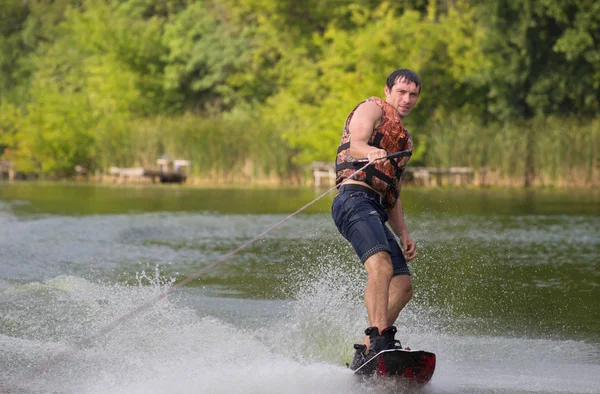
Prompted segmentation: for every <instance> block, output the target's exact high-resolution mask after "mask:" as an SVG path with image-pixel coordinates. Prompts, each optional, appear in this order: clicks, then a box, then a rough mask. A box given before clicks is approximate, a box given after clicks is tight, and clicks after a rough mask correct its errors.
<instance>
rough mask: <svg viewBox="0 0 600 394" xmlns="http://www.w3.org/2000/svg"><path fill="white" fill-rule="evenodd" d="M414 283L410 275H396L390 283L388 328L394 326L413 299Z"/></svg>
mask: <svg viewBox="0 0 600 394" xmlns="http://www.w3.org/2000/svg"><path fill="white" fill-rule="evenodd" d="M412 294H413V291H412V283H411V280H410V275H395V276H393V277H392V279H391V281H390V290H389V300H388V313H387V319H388V320H387V322H386V323H387V326H388V327H389V326H393V325H394V322H395V321H396V319H397V318H398V315H399V314H400V311H402V309H404V307H405V306H406V304H408V301H410V299H411V298H412Z"/></svg>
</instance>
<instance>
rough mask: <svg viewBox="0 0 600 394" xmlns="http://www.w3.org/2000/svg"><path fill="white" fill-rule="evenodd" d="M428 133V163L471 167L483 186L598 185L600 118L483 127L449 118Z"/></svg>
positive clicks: (435, 124)
mask: <svg viewBox="0 0 600 394" xmlns="http://www.w3.org/2000/svg"><path fill="white" fill-rule="evenodd" d="M425 129H426V130H427V138H425V141H426V144H427V148H426V157H425V158H424V163H425V165H429V166H434V167H442V168H448V167H454V166H465V167H472V168H474V169H475V170H476V171H477V174H478V182H479V183H481V184H503V185H507V184H508V185H529V184H531V185H556V186H581V187H585V186H595V185H599V184H600V161H599V153H600V152H599V150H600V120H599V119H596V120H592V121H590V120H580V119H575V118H566V119H565V118H562V119H559V118H545V119H536V120H531V121H516V122H512V123H505V124H493V125H487V126H483V125H482V124H481V123H480V122H479V121H477V120H475V119H472V118H464V117H459V116H458V115H451V116H449V117H447V118H446V119H444V120H443V121H436V122H431V123H430V124H429V125H428V126H427V127H426V128H425Z"/></svg>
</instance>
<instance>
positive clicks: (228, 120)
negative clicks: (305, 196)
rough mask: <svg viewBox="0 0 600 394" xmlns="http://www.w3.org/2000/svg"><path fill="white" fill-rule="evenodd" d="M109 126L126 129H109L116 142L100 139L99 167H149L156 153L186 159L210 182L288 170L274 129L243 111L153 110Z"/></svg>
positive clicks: (279, 177)
mask: <svg viewBox="0 0 600 394" xmlns="http://www.w3.org/2000/svg"><path fill="white" fill-rule="evenodd" d="M114 126H122V127H126V128H127V129H128V130H127V131H128V132H127V133H120V132H116V131H115V132H113V133H112V136H113V137H116V139H117V140H118V141H119V143H118V144H115V142H114V141H115V140H114V139H112V140H111V139H110V138H109V139H107V141H105V142H104V143H103V144H101V146H103V148H102V149H101V152H102V154H101V156H102V157H101V160H100V162H101V163H102V167H103V168H107V167H108V166H110V165H117V166H144V167H152V166H154V165H155V163H156V159H157V158H159V157H161V156H162V155H163V154H168V155H169V156H170V157H171V158H178V159H187V160H190V161H191V168H190V170H191V171H190V175H191V176H192V177H195V178H197V179H203V180H210V181H212V182H216V183H230V182H247V181H249V180H253V181H256V180H267V179H270V180H271V181H277V182H278V181H282V182H285V181H286V179H288V178H289V175H290V174H292V173H293V166H292V165H291V163H290V161H289V159H288V157H289V149H288V148H287V147H286V145H285V143H284V141H283V140H281V139H280V133H278V132H277V131H276V130H275V129H274V128H273V127H271V126H270V125H268V124H266V123H264V122H260V121H257V120H255V119H252V118H251V117H250V116H247V115H244V114H235V113H233V114H227V115H226V116H224V117H219V118H217V117H205V116H198V115H194V114H185V115H180V116H157V117H153V118H144V119H135V120H133V121H130V122H129V123H128V124H127V125H126V126H124V125H114ZM116 128H118V127H116ZM115 145H119V146H115ZM107 148H108V149H107ZM116 152H119V154H117V153H116Z"/></svg>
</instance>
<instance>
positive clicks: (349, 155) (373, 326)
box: [332, 69, 421, 370]
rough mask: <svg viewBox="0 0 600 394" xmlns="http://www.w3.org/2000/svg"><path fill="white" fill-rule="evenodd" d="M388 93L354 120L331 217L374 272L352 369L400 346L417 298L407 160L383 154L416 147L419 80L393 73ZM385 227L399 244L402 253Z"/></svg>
mask: <svg viewBox="0 0 600 394" xmlns="http://www.w3.org/2000/svg"><path fill="white" fill-rule="evenodd" d="M384 91H385V100H382V99H380V98H377V97H371V98H369V99H367V100H365V101H363V102H361V103H360V104H358V105H357V106H356V108H354V110H353V111H352V112H351V113H350V115H348V118H347V119H346V123H345V125H344V131H343V134H342V141H341V144H340V147H339V148H338V154H337V158H336V171H337V179H336V183H337V184H338V185H340V184H342V183H343V184H342V185H341V186H339V187H338V188H339V191H338V194H337V196H336V197H335V199H334V201H333V205H332V216H333V219H334V221H335V224H336V226H337V228H338V230H339V231H340V233H341V234H342V235H343V236H344V238H346V239H347V240H348V241H350V243H351V244H352V247H353V248H354V250H355V251H356V253H357V254H358V256H359V258H360V260H361V262H362V263H363V265H364V267H365V269H366V271H367V274H368V280H367V285H366V288H365V306H366V308H367V314H368V317H369V328H367V329H366V330H365V334H366V337H365V340H364V344H362V345H354V348H355V349H356V353H355V355H354V359H353V361H352V365H351V368H352V369H353V370H354V369H357V368H358V367H360V366H361V365H362V364H363V363H364V362H365V361H367V360H369V359H370V358H371V357H373V356H374V355H376V354H377V353H379V352H380V351H381V350H384V349H390V348H394V347H395V346H396V343H398V341H396V340H395V338H394V335H395V333H396V327H394V326H393V324H394V322H395V321H396V319H397V318H398V315H399V314H400V311H401V310H402V309H403V308H404V306H405V305H406V304H407V303H408V301H409V300H410V299H411V297H412V284H411V280H410V273H409V270H408V266H407V262H409V261H411V260H413V259H414V258H415V257H416V244H415V241H413V239H412V238H411V236H410V234H409V233H408V230H407V228H406V223H405V221H404V214H403V211H402V202H401V201H400V198H399V196H400V187H401V176H402V171H403V170H404V168H405V166H406V164H407V162H408V157H401V158H397V159H396V158H394V159H387V158H385V157H386V156H387V155H388V154H390V153H394V152H399V151H403V150H408V149H410V150H412V138H411V136H410V133H409V132H408V130H406V129H405V128H404V126H403V124H402V118H404V117H405V116H407V115H408V114H410V112H411V111H412V110H413V108H414V107H415V105H416V104H417V100H418V99H419V94H420V92H421V80H420V79H419V76H418V75H417V74H416V73H415V72H413V71H411V70H407V69H399V70H396V71H394V72H393V73H392V74H390V76H389V77H388V79H387V82H386V86H385V88H384ZM361 158H368V159H369V161H374V160H375V161H374V162H373V163H372V164H371V165H370V166H368V167H367V168H366V169H365V170H363V171H360V172H358V173H357V170H358V169H360V168H361V167H363V166H364V164H365V163H360V164H356V163H355V161H356V160H357V159H361ZM386 222H387V223H389V226H390V227H391V229H392V230H393V232H394V233H395V234H396V235H397V236H398V238H399V239H400V244H401V248H400V246H399V245H398V241H397V240H396V238H395V237H394V235H393V234H392V233H391V231H390V229H389V228H388V227H387V226H386ZM398 344H399V343H398Z"/></svg>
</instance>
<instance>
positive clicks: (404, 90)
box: [385, 79, 420, 117]
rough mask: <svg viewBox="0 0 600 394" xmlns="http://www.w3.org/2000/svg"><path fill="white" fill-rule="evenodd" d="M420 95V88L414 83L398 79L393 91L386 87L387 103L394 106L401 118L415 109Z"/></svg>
mask: <svg viewBox="0 0 600 394" xmlns="http://www.w3.org/2000/svg"><path fill="white" fill-rule="evenodd" d="M419 93H420V92H419V88H418V87H417V85H415V83H414V82H409V81H407V80H405V79H398V80H396V83H395V84H394V86H393V87H392V88H391V89H389V88H388V87H387V85H386V86H385V101H387V102H388V104H391V105H393V106H394V108H396V109H397V110H398V112H400V116H402V117H405V116H407V115H408V114H410V113H411V112H412V110H413V108H415V105H416V104H417V100H419Z"/></svg>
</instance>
